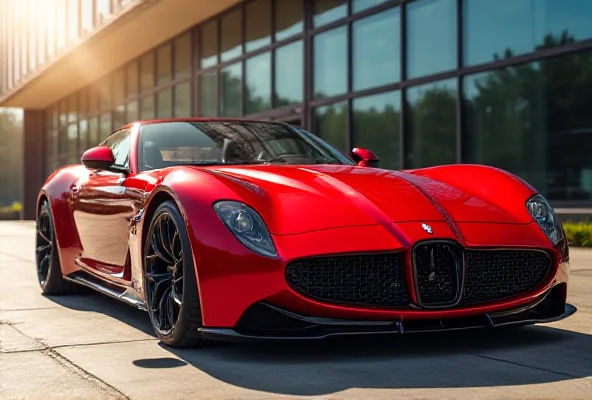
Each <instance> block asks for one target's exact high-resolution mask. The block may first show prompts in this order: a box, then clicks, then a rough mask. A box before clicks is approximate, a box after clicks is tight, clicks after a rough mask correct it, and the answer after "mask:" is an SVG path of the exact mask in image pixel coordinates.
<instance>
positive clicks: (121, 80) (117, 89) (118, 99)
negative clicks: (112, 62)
mask: <svg viewBox="0 0 592 400" xmlns="http://www.w3.org/2000/svg"><path fill="white" fill-rule="evenodd" d="M124 100H125V71H124V70H123V69H118V70H116V71H115V72H114V73H113V103H114V104H121V103H123V101H124Z"/></svg>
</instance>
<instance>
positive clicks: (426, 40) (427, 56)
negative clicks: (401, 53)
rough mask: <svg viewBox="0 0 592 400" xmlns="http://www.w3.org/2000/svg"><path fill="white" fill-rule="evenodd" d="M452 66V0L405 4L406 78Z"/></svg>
mask: <svg viewBox="0 0 592 400" xmlns="http://www.w3.org/2000/svg"><path fill="white" fill-rule="evenodd" d="M496 34H497V33H496ZM455 67H456V0H422V1H414V2H413V3H409V4H408V5H407V75H408V77H409V78H416V77H419V76H424V75H430V74H435V73H438V72H442V71H447V70H450V69H454V68H455Z"/></svg>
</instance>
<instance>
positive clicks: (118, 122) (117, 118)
mask: <svg viewBox="0 0 592 400" xmlns="http://www.w3.org/2000/svg"><path fill="white" fill-rule="evenodd" d="M126 115H127V114H126V111H125V104H121V105H119V106H117V107H116V108H115V110H113V127H114V128H115V129H119V128H121V127H122V126H123V125H125V118H126Z"/></svg>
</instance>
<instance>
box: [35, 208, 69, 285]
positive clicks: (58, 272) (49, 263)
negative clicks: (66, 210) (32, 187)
mask: <svg viewBox="0 0 592 400" xmlns="http://www.w3.org/2000/svg"><path fill="white" fill-rule="evenodd" d="M53 221H54V219H53V214H52V212H51V208H50V206H49V203H48V202H47V200H45V201H43V203H42V204H41V207H40V208H39V214H38V216H37V227H36V228H37V229H36V235H35V239H36V240H35V249H36V255H35V261H36V266H37V279H38V281H39V286H41V290H42V292H43V294H47V295H52V294H67V293H70V292H71V291H72V287H71V284H70V282H68V281H66V280H64V278H63V277H62V267H61V265H60V257H59V254H58V248H57V243H56V235H55V226H54V222H53Z"/></svg>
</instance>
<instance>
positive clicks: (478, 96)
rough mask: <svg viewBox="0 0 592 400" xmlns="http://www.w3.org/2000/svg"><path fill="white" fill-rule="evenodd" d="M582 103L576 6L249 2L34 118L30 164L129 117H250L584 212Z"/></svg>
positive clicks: (591, 161)
mask: <svg viewBox="0 0 592 400" xmlns="http://www.w3.org/2000/svg"><path fill="white" fill-rule="evenodd" d="M96 2H97V4H98V3H100V1H98V0H96ZM83 3H84V2H83ZM66 36H67V35H66ZM59 40H60V39H59V38H58V44H59V43H60V42H59ZM591 104H592V2H591V1H589V0H570V1H565V0H409V1H404V0H250V1H242V2H239V3H238V4H236V5H235V6H233V7H231V8H229V9H227V10H225V11H223V12H222V13H220V14H218V15H216V16H214V17H211V18H209V19H208V20H205V21H202V22H200V23H199V24H197V25H196V26H194V27H193V28H191V29H190V30H188V31H186V32H183V33H182V34H180V35H178V36H176V37H173V38H167V39H166V40H164V41H163V42H162V43H161V45H159V46H158V47H156V48H154V49H152V50H150V51H148V52H146V53H145V54H143V55H141V56H140V57H138V58H136V59H133V60H130V61H129V62H127V63H126V64H125V65H122V66H121V67H120V68H118V69H117V70H115V71H109V72H108V73H107V74H105V75H104V76H103V77H102V78H101V79H99V80H97V81H96V82H93V83H92V84H90V85H88V86H87V87H84V88H82V89H81V90H78V91H76V92H74V93H71V94H70V95H69V96H67V97H65V98H63V99H61V100H59V101H57V102H55V104H53V105H52V106H51V107H49V108H48V109H46V110H45V116H46V123H45V137H44V153H45V154H44V157H45V162H44V170H45V175H46V176H47V175H49V173H50V172H51V171H53V170H54V169H55V168H56V167H58V166H60V165H64V164H67V163H77V162H78V160H79V158H80V155H81V153H82V152H83V151H84V150H86V149H87V148H89V147H91V146H94V145H96V144H98V143H99V142H101V141H102V140H103V139H105V138H106V137H107V135H109V134H110V133H111V132H112V131H113V130H114V129H116V128H118V127H119V126H121V125H123V124H125V123H128V122H132V121H134V120H137V119H152V118H167V117H189V116H204V117H240V116H248V117H255V118H263V119H270V120H278V121H287V122H290V123H293V124H297V125H300V126H302V127H304V128H306V129H308V130H310V131H312V132H314V133H316V134H318V135H319V136H320V137H322V138H324V139H325V140H327V141H328V142H330V143H332V144H333V145H335V146H336V147H338V148H339V149H341V150H343V151H344V152H348V151H350V150H351V148H353V147H365V148H369V149H371V150H373V151H374V152H375V153H377V154H378V155H379V156H380V158H381V167H383V168H387V169H411V168H420V167H427V166H433V165H438V164H445V163H479V164H488V165H493V166H496V167H499V168H502V169H506V170H508V171H510V172H513V173H515V174H517V175H519V176H521V177H522V178H524V179H526V180H527V181H529V182H530V183H531V184H533V185H534V186H535V187H536V188H537V189H539V190H540V191H541V192H542V193H544V194H545V195H546V196H548V198H549V199H550V200H551V202H552V203H553V205H555V206H556V207H557V206H558V207H561V206H585V207H590V206H592V156H591V154H592V113H591V112H590V111H589V110H590V105H591Z"/></svg>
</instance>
